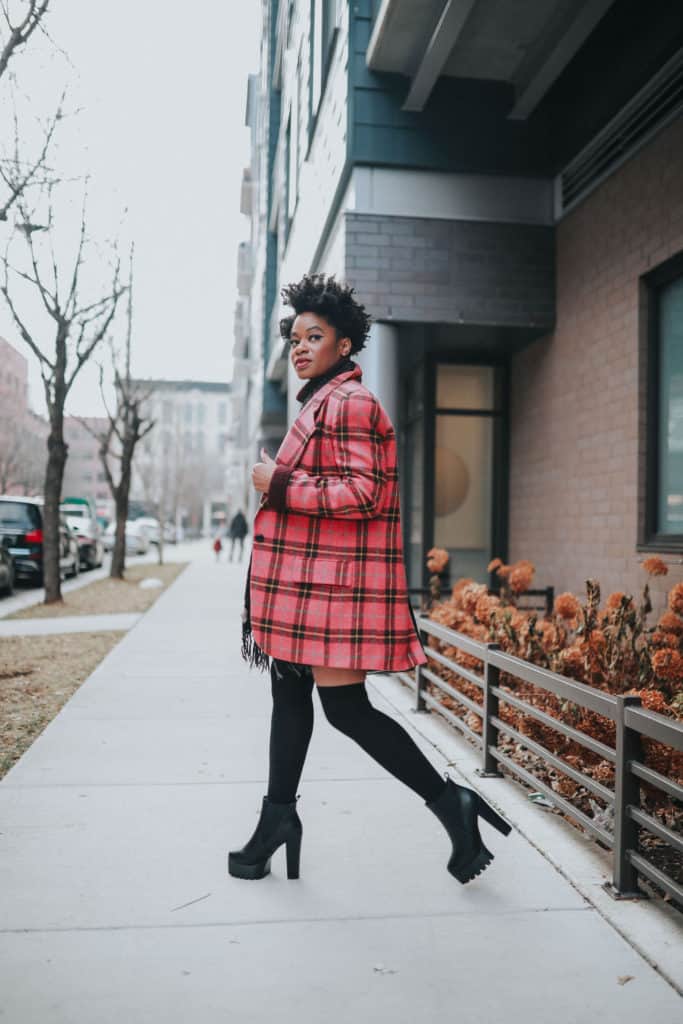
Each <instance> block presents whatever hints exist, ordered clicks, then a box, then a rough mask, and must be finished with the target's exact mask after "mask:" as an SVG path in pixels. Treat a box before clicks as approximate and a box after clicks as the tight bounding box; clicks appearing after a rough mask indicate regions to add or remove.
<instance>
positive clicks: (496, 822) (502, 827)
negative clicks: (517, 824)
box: [477, 794, 512, 836]
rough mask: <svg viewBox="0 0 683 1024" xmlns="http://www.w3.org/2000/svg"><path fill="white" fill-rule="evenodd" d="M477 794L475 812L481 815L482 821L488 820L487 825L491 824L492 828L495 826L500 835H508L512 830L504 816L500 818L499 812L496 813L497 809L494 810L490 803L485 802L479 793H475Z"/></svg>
mask: <svg viewBox="0 0 683 1024" xmlns="http://www.w3.org/2000/svg"><path fill="white" fill-rule="evenodd" d="M477 796H478V805H477V814H478V815H479V816H480V817H482V818H483V819H484V821H488V823H489V825H493V827H494V828H497V829H498V831H499V832H500V833H501V835H504V836H507V835H509V834H510V832H511V831H512V825H509V824H508V823H507V821H506V820H505V818H501V816H500V814H498V812H497V811H494V809H493V807H491V805H490V804H487V803H486V801H485V800H483V799H482V798H481V797H480V796H479V794H477Z"/></svg>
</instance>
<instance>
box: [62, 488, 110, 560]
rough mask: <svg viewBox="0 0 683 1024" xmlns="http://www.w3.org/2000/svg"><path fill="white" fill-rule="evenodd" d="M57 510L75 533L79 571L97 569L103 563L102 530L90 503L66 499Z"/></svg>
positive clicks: (84, 500)
mask: <svg viewBox="0 0 683 1024" xmlns="http://www.w3.org/2000/svg"><path fill="white" fill-rule="evenodd" d="M59 508H60V510H61V511H62V512H63V513H64V515H65V516H66V518H67V521H68V523H69V526H70V527H71V528H72V529H73V530H74V531H75V532H76V537H77V540H78V553H79V558H80V566H81V569H99V567H100V566H101V565H102V562H103V561H104V544H103V543H102V528H101V526H100V524H99V522H98V520H97V516H96V515H95V514H94V512H93V510H92V507H91V505H90V503H89V502H88V501H87V500H86V499H83V500H82V501H80V500H75V499H72V498H68V499H66V500H65V501H63V502H62V504H61V505H60V506H59Z"/></svg>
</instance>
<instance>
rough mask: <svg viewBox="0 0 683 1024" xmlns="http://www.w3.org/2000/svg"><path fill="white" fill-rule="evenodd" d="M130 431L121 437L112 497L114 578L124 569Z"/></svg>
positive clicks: (129, 469) (129, 476) (131, 455)
mask: <svg viewBox="0 0 683 1024" xmlns="http://www.w3.org/2000/svg"><path fill="white" fill-rule="evenodd" d="M136 440H137V438H133V437H131V435H130V432H129V431H128V430H126V433H125V435H124V438H123V448H122V451H121V479H120V481H119V485H118V487H117V488H116V493H115V494H114V499H115V501H116V538H115V541H114V550H113V552H112V556H111V570H110V573H109V575H110V576H113V577H115V578H116V579H120V580H122V579H123V574H124V572H125V569H126V522H127V520H128V496H129V494H130V478H131V464H132V462H133V452H134V450H135V442H136Z"/></svg>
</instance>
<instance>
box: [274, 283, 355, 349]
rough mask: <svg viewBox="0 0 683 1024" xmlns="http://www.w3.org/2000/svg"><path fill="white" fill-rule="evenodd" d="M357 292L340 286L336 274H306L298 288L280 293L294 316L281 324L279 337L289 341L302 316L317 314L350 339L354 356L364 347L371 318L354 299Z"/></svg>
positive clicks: (287, 287) (292, 287) (290, 286)
mask: <svg viewBox="0 0 683 1024" xmlns="http://www.w3.org/2000/svg"><path fill="white" fill-rule="evenodd" d="M353 292H354V289H353V288H351V287H350V286H349V285H344V284H339V283H338V282H337V281H335V279H334V274H330V275H329V276H328V277H326V276H325V275H324V274H304V276H303V277H302V278H301V280H300V281H298V282H297V283H296V284H288V285H286V286H285V287H284V288H283V289H282V290H281V293H280V294H281V295H282V299H283V301H284V303H285V305H287V306H291V307H292V309H293V310H294V313H293V314H292V315H290V316H286V317H284V318H283V319H282V320H280V334H281V335H282V337H283V338H285V339H289V334H290V331H291V329H292V324H293V323H294V321H295V319H296V317H297V316H298V315H299V313H318V314H319V315H320V316H322V317H324V318H325V320H327V322H328V323H329V324H331V326H332V327H334V328H335V330H336V331H337V334H338V337H341V338H350V339H351V353H350V354H351V355H353V354H354V353H355V352H360V350H361V349H362V348H364V347H365V339H366V338H367V336H368V331H369V330H370V316H369V315H368V313H366V311H365V306H363V305H361V303H360V302H358V301H357V300H356V299H354V297H353Z"/></svg>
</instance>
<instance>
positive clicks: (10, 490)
mask: <svg viewBox="0 0 683 1024" xmlns="http://www.w3.org/2000/svg"><path fill="white" fill-rule="evenodd" d="M48 432H49V430H48V423H47V420H46V419H45V417H44V416H40V415H39V414H38V413H36V412H34V411H33V410H32V409H30V408H29V402H28V362H27V360H26V358H25V357H24V356H23V355H22V354H21V353H20V352H18V351H17V350H16V349H15V348H14V347H13V346H12V345H10V343H9V342H8V341H5V340H4V338H0V493H5V494H28V495H35V494H40V493H41V492H42V489H43V483H44V477H45V463H46V460H47V447H46V443H47V435H48Z"/></svg>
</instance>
